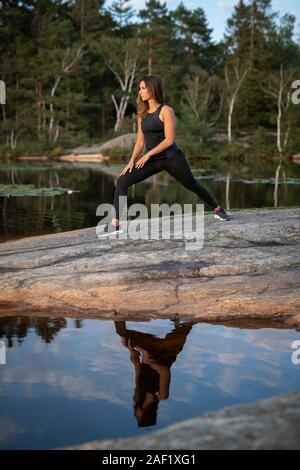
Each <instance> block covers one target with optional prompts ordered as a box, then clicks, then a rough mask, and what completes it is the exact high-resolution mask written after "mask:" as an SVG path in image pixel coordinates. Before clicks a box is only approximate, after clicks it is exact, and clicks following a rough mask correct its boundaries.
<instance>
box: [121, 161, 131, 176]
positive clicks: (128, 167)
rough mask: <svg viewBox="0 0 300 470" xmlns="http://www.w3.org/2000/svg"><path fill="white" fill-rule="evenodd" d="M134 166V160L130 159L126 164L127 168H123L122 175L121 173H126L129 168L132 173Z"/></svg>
mask: <svg viewBox="0 0 300 470" xmlns="http://www.w3.org/2000/svg"><path fill="white" fill-rule="evenodd" d="M133 167H134V161H133V160H129V162H128V163H127V165H126V166H125V168H123V170H122V171H121V173H120V176H121V175H125V173H126V172H127V171H128V170H129V173H131V171H132V168H133Z"/></svg>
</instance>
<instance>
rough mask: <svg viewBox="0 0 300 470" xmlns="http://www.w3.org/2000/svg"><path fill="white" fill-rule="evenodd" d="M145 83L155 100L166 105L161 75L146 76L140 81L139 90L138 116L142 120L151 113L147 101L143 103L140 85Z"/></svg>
mask: <svg viewBox="0 0 300 470" xmlns="http://www.w3.org/2000/svg"><path fill="white" fill-rule="evenodd" d="M142 81H144V82H145V85H146V88H148V90H150V91H151V93H152V95H153V98H154V99H155V100H156V101H157V102H158V103H160V104H164V102H165V99H164V91H163V84H162V80H161V78H160V76H159V75H144V76H143V77H142V78H141V79H140V80H139V81H138V90H137V94H138V97H137V115H138V117H140V118H143V117H145V116H146V114H147V112H148V111H149V105H148V102H147V101H143V100H142V98H141V97H140V93H139V91H140V83H141V82H142Z"/></svg>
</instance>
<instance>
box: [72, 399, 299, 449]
mask: <svg viewBox="0 0 300 470" xmlns="http://www.w3.org/2000/svg"><path fill="white" fill-rule="evenodd" d="M67 449H80V450H90V449H91V450H96V449H97V450H117V449H119V450H125V449H126V450H166V449H176V450H180V449H185V450H190V449H192V450H204V449H207V450H217V449H219V450H223V449H225V450H229V449H232V450H238V449H240V450H243V449H249V450H262V449H269V450H276V449H280V450H281V449H284V450H287V449H291V450H299V449H300V392H295V393H289V394H285V395H279V396H275V397H271V398H266V399H264V400H259V401H256V402H254V403H250V404H246V405H238V406H230V407H226V408H222V409H221V410H219V411H215V412H210V413H205V414H204V415H201V416H197V417H195V418H192V419H188V420H185V421H181V422H178V423H176V424H173V425H171V426H168V427H166V428H164V429H162V430H160V431H155V432H152V433H147V435H144V436H142V437H130V438H127V439H117V440H102V441H91V442H87V443H84V444H81V445H78V446H72V447H67Z"/></svg>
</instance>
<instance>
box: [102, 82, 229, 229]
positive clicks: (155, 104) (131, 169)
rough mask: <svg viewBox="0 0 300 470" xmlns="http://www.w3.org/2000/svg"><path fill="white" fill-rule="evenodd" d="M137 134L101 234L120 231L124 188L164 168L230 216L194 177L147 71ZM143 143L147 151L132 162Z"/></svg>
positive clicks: (159, 87)
mask: <svg viewBox="0 0 300 470" xmlns="http://www.w3.org/2000/svg"><path fill="white" fill-rule="evenodd" d="M137 115H138V136H137V142H136V144H135V146H134V149H133V153H132V156H131V158H130V161H129V162H128V164H127V165H126V166H125V168H124V169H123V170H122V172H121V174H120V176H119V178H118V181H117V185H116V189H115V194H114V208H115V211H116V217H115V218H113V219H112V220H111V222H110V223H106V225H105V226H104V230H103V232H102V233H101V234H100V236H101V235H104V236H105V235H109V234H111V233H115V232H121V231H122V230H121V227H120V226H121V225H122V224H121V222H120V215H121V214H122V210H123V208H124V205H125V202H126V198H121V201H122V202H121V203H120V200H119V197H120V196H127V189H128V188H129V187H130V186H132V185H133V184H136V183H138V182H140V181H143V180H145V179H146V178H149V177H150V176H152V175H154V174H156V173H159V172H161V171H163V170H165V171H167V172H168V173H169V174H170V175H171V176H173V177H174V178H175V179H176V180H177V181H179V182H180V183H181V184H182V185H183V186H184V187H185V188H187V189H189V190H190V191H193V192H194V193H196V194H197V195H198V196H199V198H200V199H202V200H203V201H204V202H206V203H207V204H208V205H209V206H210V207H211V208H212V209H214V211H215V217H217V218H218V219H220V220H230V217H229V216H228V214H226V212H225V210H224V209H223V208H222V207H221V206H220V205H219V204H218V203H217V201H216V200H215V199H214V198H213V196H212V195H211V194H210V193H209V192H208V191H207V189H206V188H204V187H203V186H201V185H200V184H199V183H198V182H197V181H196V180H195V178H194V176H193V174H192V172H191V169H190V167H189V165H188V163H187V161H186V158H185V156H184V154H183V152H182V150H181V149H180V148H179V147H178V146H177V144H176V143H175V128H176V121H175V115H174V111H173V109H172V108H171V107H170V106H167V105H166V104H164V93H163V87H162V82H161V79H160V77H159V76H158V75H146V76H144V77H143V78H142V79H141V80H140V81H139V93H138V100H137ZM144 145H146V153H145V154H144V155H143V156H142V157H141V158H140V159H139V160H137V162H136V163H135V160H136V159H137V157H138V156H139V155H140V153H141V151H142V150H143V148H144Z"/></svg>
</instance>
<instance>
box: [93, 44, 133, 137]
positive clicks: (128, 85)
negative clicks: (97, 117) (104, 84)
mask: <svg viewBox="0 0 300 470" xmlns="http://www.w3.org/2000/svg"><path fill="white" fill-rule="evenodd" d="M100 50H101V54H102V57H103V59H104V62H105V64H106V66H107V67H108V68H109V70H110V71H111V72H112V74H113V75H114V77H115V79H116V80H117V82H118V84H119V90H118V91H117V92H116V93H111V99H112V102H113V105H114V108H115V112H116V121H115V125H114V131H115V132H118V131H119V130H120V128H121V126H122V122H123V119H124V116H125V113H126V109H127V106H128V103H129V100H130V98H131V94H132V90H133V84H134V80H135V77H136V74H137V71H138V61H139V57H140V41H139V40H137V39H133V38H129V39H125V40H124V39H120V38H112V37H111V38H110V37H107V36H103V37H102V39H101V49H100Z"/></svg>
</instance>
